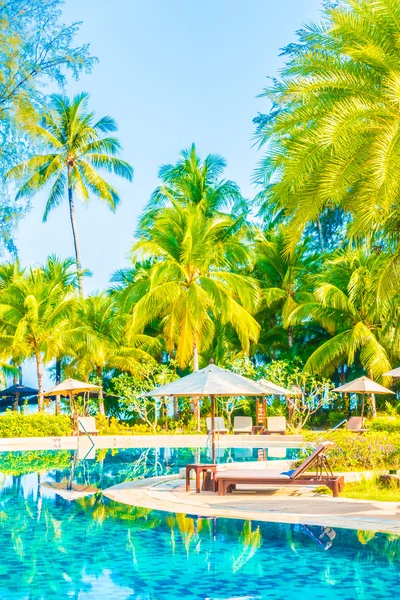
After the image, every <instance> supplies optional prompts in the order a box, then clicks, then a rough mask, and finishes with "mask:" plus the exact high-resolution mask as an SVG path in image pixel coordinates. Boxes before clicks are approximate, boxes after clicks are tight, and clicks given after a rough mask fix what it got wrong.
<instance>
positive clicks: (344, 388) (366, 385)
mask: <svg viewBox="0 0 400 600" xmlns="http://www.w3.org/2000/svg"><path fill="white" fill-rule="evenodd" d="M333 391H334V392H349V393H352V392H353V393H357V392H358V393H359V394H394V392H392V390H389V389H388V388H385V387H383V385H380V384H379V383H376V381H373V380H372V379H370V378H369V377H365V376H363V377H358V378H357V379H353V381H350V382H349V383H345V384H344V385H341V386H340V387H338V388H335V389H334V390H333Z"/></svg>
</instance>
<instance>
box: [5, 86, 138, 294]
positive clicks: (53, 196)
mask: <svg viewBox="0 0 400 600" xmlns="http://www.w3.org/2000/svg"><path fill="white" fill-rule="evenodd" d="M88 101H89V95H88V94H86V93H82V94H79V95H77V96H75V97H74V98H73V99H72V100H70V99H69V98H67V97H66V96H63V95H60V94H53V95H52V96H51V102H50V106H49V108H47V109H45V110H44V112H43V114H42V115H40V117H39V118H38V119H37V121H36V123H34V124H32V125H31V126H30V132H31V134H32V136H34V137H36V138H37V139H38V140H39V141H40V143H41V144H42V146H43V147H44V149H45V150H46V153H42V154H36V155H35V156H32V157H30V158H29V159H27V160H26V161H24V162H22V163H20V164H19V165H17V166H15V167H13V168H12V169H11V170H10V171H9V173H8V174H7V177H8V178H10V179H13V180H15V181H16V182H17V183H19V185H20V188H19V191H18V194H17V199H20V198H32V197H33V196H35V195H36V194H37V193H38V192H39V191H40V190H42V189H43V188H45V187H48V186H49V185H50V186H51V189H50V192H49V196H48V199H47V204H46V208H45V211H44V215H43V220H44V221H46V220H47V217H48V215H49V212H50V211H51V210H53V209H54V208H55V207H57V206H58V205H59V204H60V203H61V202H62V201H63V199H66V200H68V203H69V212H70V221H71V226H72V232H73V238H74V245H75V258H76V265H77V268H78V276H79V284H80V291H81V294H82V295H83V288H82V282H81V277H82V267H81V259H80V250H79V242H78V235H77V230H76V224H75V213H74V200H73V199H74V196H77V197H78V198H79V199H80V200H81V201H82V202H83V203H84V204H87V203H88V201H89V199H90V196H91V195H94V196H97V197H98V198H100V199H101V200H103V202H104V203H105V204H106V205H107V206H108V207H109V208H110V209H111V210H112V211H115V210H116V208H117V206H118V204H119V202H120V196H119V194H118V192H117V190H116V189H115V188H114V187H113V186H112V185H110V184H109V183H108V182H107V181H106V180H105V179H103V178H102V177H101V175H100V172H101V171H106V172H107V173H110V172H111V173H114V174H115V175H118V176H120V177H124V178H125V179H128V180H129V181H131V180H132V178H133V169H132V167H131V165H129V164H128V163H127V162H125V161H123V160H121V159H120V158H117V156H116V155H117V154H118V153H119V152H120V150H121V145H120V143H119V141H118V139H117V138H116V137H111V136H110V135H108V134H109V133H112V132H115V131H116V130H117V125H116V123H115V121H114V119H112V118H111V117H108V116H106V117H102V118H101V119H99V120H95V118H94V114H93V113H91V112H89V110H88Z"/></svg>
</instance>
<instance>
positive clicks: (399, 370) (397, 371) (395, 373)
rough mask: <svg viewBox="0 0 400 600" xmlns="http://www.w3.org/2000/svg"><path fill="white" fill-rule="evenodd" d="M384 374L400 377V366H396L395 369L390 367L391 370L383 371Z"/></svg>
mask: <svg viewBox="0 0 400 600" xmlns="http://www.w3.org/2000/svg"><path fill="white" fill-rule="evenodd" d="M384 375H385V376H386V377H400V367H397V369H392V370H391V371H388V372H387V373H384Z"/></svg>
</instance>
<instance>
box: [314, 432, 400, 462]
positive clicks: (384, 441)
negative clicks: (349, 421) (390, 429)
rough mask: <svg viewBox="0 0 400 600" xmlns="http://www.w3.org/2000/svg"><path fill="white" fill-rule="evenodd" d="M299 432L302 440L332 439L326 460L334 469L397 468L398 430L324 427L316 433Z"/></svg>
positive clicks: (399, 449)
mask: <svg viewBox="0 0 400 600" xmlns="http://www.w3.org/2000/svg"><path fill="white" fill-rule="evenodd" d="M303 434H304V439H305V440H306V441H312V442H315V443H318V442H319V441H322V440H330V441H332V442H334V443H335V446H334V447H333V448H332V450H331V451H330V453H329V463H330V465H331V467H332V469H333V470H334V471H365V470H366V471H375V470H376V471H378V470H382V469H398V468H400V433H390V434H389V433H387V432H383V431H368V432H366V433H363V434H359V433H352V432H350V431H330V432H329V431H328V432H325V433H323V434H321V433H319V434H318V433H316V432H315V433H314V432H310V431H304V432H303Z"/></svg>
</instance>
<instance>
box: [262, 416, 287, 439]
mask: <svg viewBox="0 0 400 600" xmlns="http://www.w3.org/2000/svg"><path fill="white" fill-rule="evenodd" d="M265 433H266V434H271V433H279V434H281V435H285V433H286V417H267V429H266V431H265Z"/></svg>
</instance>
